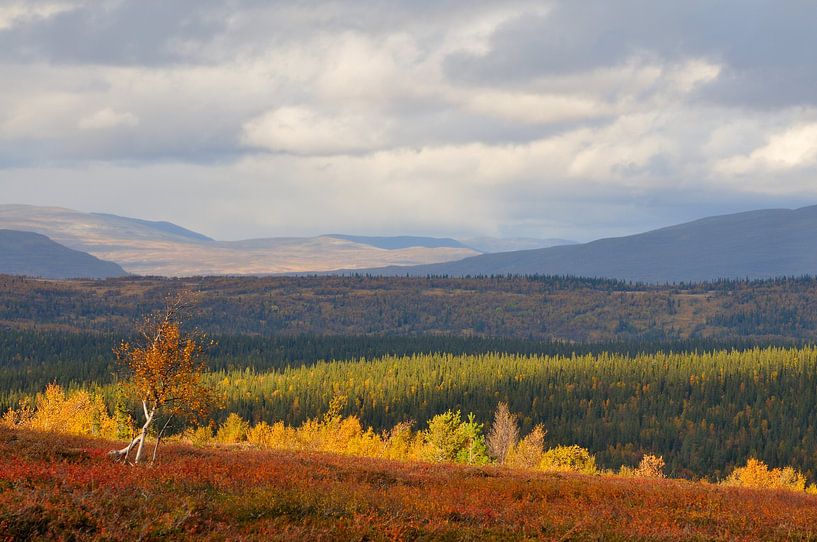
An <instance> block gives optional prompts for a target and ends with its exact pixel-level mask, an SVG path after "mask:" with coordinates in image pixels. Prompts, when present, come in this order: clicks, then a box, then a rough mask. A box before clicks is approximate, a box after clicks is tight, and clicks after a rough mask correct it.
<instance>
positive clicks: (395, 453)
mask: <svg viewBox="0 0 817 542" xmlns="http://www.w3.org/2000/svg"><path fill="white" fill-rule="evenodd" d="M411 426H412V424H411V423H410V422H400V423H398V424H397V425H395V426H394V427H392V428H391V430H390V431H388V432H387V433H386V434H385V435H384V436H383V439H382V440H383V457H385V458H387V459H399V460H406V459H410V458H412V457H417V455H418V450H419V449H421V448H422V445H423V442H422V437H421V436H419V435H415V434H414V431H412V430H411Z"/></svg>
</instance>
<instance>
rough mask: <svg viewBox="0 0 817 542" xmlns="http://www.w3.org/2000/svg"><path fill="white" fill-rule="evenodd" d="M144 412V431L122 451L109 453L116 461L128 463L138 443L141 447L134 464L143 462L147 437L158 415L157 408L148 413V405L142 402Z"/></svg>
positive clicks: (137, 451)
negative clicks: (155, 415)
mask: <svg viewBox="0 0 817 542" xmlns="http://www.w3.org/2000/svg"><path fill="white" fill-rule="evenodd" d="M142 410H143V411H144V413H145V424H144V425H143V426H142V430H141V431H140V432H139V434H138V435H136V437H134V439H133V440H132V441H131V442H130V444H128V445H127V446H125V447H124V448H122V449H121V450H111V451H110V452H108V455H109V456H110V457H112V458H113V459H114V460H115V461H127V460H128V456H129V455H130V452H131V450H132V449H133V447H134V446H136V444H137V443H138V444H139V447H138V448H137V449H136V457H135V458H134V460H133V462H134V464H137V463H139V461H141V460H142V450H143V449H144V446H145V437H146V436H147V433H148V427H150V424H151V423H152V422H153V416H154V414H156V408H153V409H152V410H151V411H150V412H148V406H147V403H146V402H145V401H142Z"/></svg>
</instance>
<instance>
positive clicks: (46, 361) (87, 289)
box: [0, 277, 817, 479]
mask: <svg viewBox="0 0 817 542" xmlns="http://www.w3.org/2000/svg"><path fill="white" fill-rule="evenodd" d="M182 287H184V288H191V287H192V288H196V290H195V291H196V292H197V295H198V299H197V301H196V306H195V308H194V310H192V311H191V319H190V321H189V322H188V324H189V325H190V327H191V328H196V329H199V330H200V331H202V332H204V333H205V336H207V338H208V341H211V343H210V344H209V346H208V348H207V351H206V354H207V355H206V364H207V370H208V371H209V376H208V378H209V379H210V380H211V381H212V382H213V383H215V384H216V385H217V387H218V388H219V389H220V390H221V392H222V393H223V395H224V398H225V400H224V403H223V404H221V405H220V406H219V408H218V409H217V410H216V411H214V412H213V413H212V418H213V420H214V422H215V423H221V422H223V421H224V419H225V418H226V416H227V413H229V412H233V413H237V414H239V415H240V416H241V417H242V418H243V419H245V420H247V421H248V422H250V423H258V422H261V421H264V422H267V423H274V422H276V421H283V422H285V423H288V424H293V425H295V424H299V423H303V422H305V421H306V420H308V419H313V418H316V417H319V416H320V415H321V413H322V412H324V411H325V410H326V408H327V405H328V404H329V403H330V402H331V401H332V399H333V398H334V397H336V396H342V397H344V398H345V400H344V403H343V405H342V408H343V412H344V413H345V414H347V415H354V416H357V417H359V418H360V420H361V422H362V423H363V424H364V425H366V426H372V427H373V428H374V429H375V430H378V431H383V430H388V429H389V428H391V427H393V426H394V425H395V424H399V423H402V422H410V423H412V424H413V427H415V428H416V429H418V430H419V429H422V428H423V427H425V424H426V423H428V421H429V420H430V419H431V418H432V417H433V416H435V415H436V414H439V413H441V412H444V411H446V410H449V409H458V410H461V411H462V412H464V413H465V412H471V413H474V415H475V416H476V419H477V420H479V421H481V422H483V423H486V422H489V421H490V418H491V415H492V413H493V411H494V409H495V408H496V405H497V404H498V403H499V402H505V403H507V404H508V405H509V407H510V409H511V411H512V412H514V413H515V414H517V415H518V417H519V422H520V428H521V430H522V431H523V432H527V431H530V430H531V429H532V428H533V427H535V426H536V425H537V424H542V425H543V426H544V428H545V429H546V431H547V441H548V442H551V443H554V444H558V443H576V444H579V445H581V446H583V447H586V448H587V449H588V450H590V451H591V452H592V453H594V454H595V455H596V457H597V459H598V462H599V464H600V465H601V466H604V467H609V468H618V467H620V466H622V465H625V466H626V465H634V464H635V463H637V462H638V460H639V458H640V457H641V456H643V455H644V454H645V453H648V452H649V453H658V454H661V455H662V456H663V457H664V458H665V460H666V463H667V469H668V471H669V472H671V473H672V474H673V475H674V476H679V477H690V478H698V477H706V478H710V479H718V478H720V477H723V476H724V475H725V474H726V473H728V472H730V470H731V469H732V468H734V466H735V465H738V464H742V463H743V462H745V461H746V460H747V458H750V457H756V458H760V459H763V460H764V461H766V462H768V463H769V464H770V465H792V466H795V467H796V468H798V469H800V470H802V471H803V472H804V473H805V474H806V475H807V476H809V477H811V478H814V477H815V474H817V453H816V452H815V450H817V436H815V435H814V427H815V421H817V420H815V415H816V414H815V408H814V407H815V404H817V353H816V352H815V350H813V349H812V348H811V347H810V346H808V345H809V344H810V342H811V339H812V335H811V334H812V329H813V327H814V325H813V322H817V312H815V311H814V309H813V307H815V306H817V304H815V303H813V302H812V301H815V300H817V280H815V279H810V278H800V279H781V280H771V281H759V282H757V281H756V282H742V281H723V282H718V283H711V284H689V285H673V286H644V285H638V284H626V283H622V282H617V281H608V280H593V279H578V278H569V277H484V278H471V279H461V280H460V279H447V278H425V279H412V278H393V279H387V278H374V277H303V278H298V277H289V278H241V279H239V278H208V279H187V280H179V279H143V278H127V279H114V280H107V281H99V282H93V281H63V282H55V281H36V280H32V279H22V278H16V277H15V278H12V277H4V278H2V279H0V315H1V316H2V322H3V327H2V329H0V359H2V363H0V404H2V408H3V409H4V410H5V409H8V408H10V407H14V406H15V405H17V404H19V402H20V400H21V399H23V398H25V397H30V396H33V395H34V394H36V393H38V392H41V391H42V390H43V389H44V388H45V387H46V385H48V384H49V383H54V382H56V383H59V384H60V385H62V386H64V387H66V388H67V389H69V390H70V389H98V390H101V393H102V395H103V396H104V397H105V398H106V401H107V402H108V404H109V405H113V404H114V403H115V402H116V401H117V393H118V392H117V384H116V382H117V366H116V363H115V358H114V356H113V350H114V348H115V347H116V346H117V345H118V344H119V342H120V341H122V340H128V339H130V338H131V334H132V333H133V326H134V323H135V322H136V321H137V320H138V318H139V316H140V314H138V313H139V311H149V310H150V309H151V308H152V307H154V306H156V305H158V304H160V303H161V302H162V300H163V299H164V298H165V297H166V296H167V295H168V294H169V293H172V292H174V291H177V289H179V288H182ZM510 300H513V301H512V302H511V301H510ZM679 313H682V314H683V316H680V315H679ZM613 315H615V316H613ZM557 316H558V318H557ZM233 324H235V326H234V327H233ZM506 328H507V329H512V330H513V331H506ZM228 329H229V330H231V331H232V332H231V333H225V331H226V330H228ZM560 331H562V332H560ZM177 429H179V430H181V428H180V427H179V428H177Z"/></svg>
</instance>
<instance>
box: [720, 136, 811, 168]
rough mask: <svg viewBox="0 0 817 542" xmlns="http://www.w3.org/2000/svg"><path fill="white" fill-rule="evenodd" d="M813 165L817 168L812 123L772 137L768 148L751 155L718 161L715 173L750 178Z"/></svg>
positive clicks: (761, 148)
mask: <svg viewBox="0 0 817 542" xmlns="http://www.w3.org/2000/svg"><path fill="white" fill-rule="evenodd" d="M814 165H817V123H809V124H801V125H798V126H794V127H791V128H789V129H787V130H785V131H783V132H778V133H774V134H772V135H771V136H770V137H769V139H768V142H767V143H766V144H765V145H763V146H761V147H758V148H756V149H755V150H753V151H752V152H751V153H749V154H748V155H737V156H731V157H729V158H724V159H722V160H719V161H718V162H717V163H716V164H715V170H716V171H717V172H718V173H722V174H726V175H748V174H753V173H770V172H771V173H773V172H784V171H787V170H792V169H797V168H804V167H812V166H814Z"/></svg>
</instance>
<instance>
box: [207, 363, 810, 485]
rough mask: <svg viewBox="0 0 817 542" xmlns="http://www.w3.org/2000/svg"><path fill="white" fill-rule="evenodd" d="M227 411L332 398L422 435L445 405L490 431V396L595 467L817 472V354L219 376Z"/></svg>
mask: <svg viewBox="0 0 817 542" xmlns="http://www.w3.org/2000/svg"><path fill="white" fill-rule="evenodd" d="M214 378H217V379H218V381H219V383H220V385H221V386H222V388H223V389H224V390H225V391H226V393H227V398H228V402H227V406H226V411H232V412H237V413H238V414H240V415H241V416H242V417H244V418H245V419H248V420H251V421H253V422H258V421H261V420H264V421H267V422H271V421H275V420H284V421H285V422H286V423H290V424H296V423H300V422H302V421H303V420H306V419H308V418H310V417H314V416H317V415H318V414H320V413H321V412H322V411H323V410H324V409H325V408H326V405H327V404H328V402H329V401H330V400H331V398H332V397H333V396H337V395H345V396H347V397H348V398H349V401H348V405H347V412H348V413H352V414H355V415H358V416H360V419H361V421H362V422H363V423H364V424H367V425H368V424H370V425H373V426H374V427H375V428H388V427H391V426H393V425H394V424H396V423H398V422H401V421H406V420H414V421H416V423H417V424H418V426H420V427H422V426H423V424H424V423H425V422H426V421H427V420H428V419H429V418H430V417H432V416H433V415H435V414H437V413H439V412H442V411H445V410H447V409H449V408H453V409H461V410H462V411H463V412H474V413H476V415H477V420H479V421H481V422H487V421H489V420H490V418H491V414H492V412H493V410H494V409H495V408H496V405H497V403H498V402H499V401H505V402H507V403H508V404H509V405H510V407H511V410H512V411H513V412H517V413H519V414H520V421H521V423H522V427H523V430H524V431H528V430H530V429H531V428H532V427H533V425H535V424H537V423H543V424H544V425H545V428H546V429H547V431H548V433H547V439H548V441H549V442H551V443H578V444H579V445H581V446H584V447H586V448H588V449H589V450H590V451H591V452H593V453H595V454H596V455H597V457H598V459H599V462H600V464H601V465H602V466H604V467H617V466H619V465H621V464H629V465H632V464H635V463H636V462H637V461H638V458H639V457H640V456H641V454H643V453H656V454H659V455H663V456H664V458H665V460H666V462H667V467H668V471H669V472H670V473H671V474H672V475H674V476H711V477H714V478H720V477H723V476H724V475H725V474H726V473H727V472H729V471H730V470H731V469H732V468H733V467H734V466H736V465H739V464H743V463H745V462H746V461H747V459H749V458H750V457H757V458H760V459H762V460H764V461H766V462H768V463H769V464H770V465H772V466H780V465H793V466H795V467H796V468H798V469H801V470H803V471H804V472H805V473H806V474H807V476H809V477H810V478H812V479H813V478H814V477H815V474H817V434H815V428H816V427H817V349H814V348H802V349H781V348H767V349H750V350H746V351H717V352H714V353H697V354H689V353H686V354H671V353H669V354H668V353H657V354H648V355H638V356H634V357H631V356H623V355H618V354H600V355H583V356H568V357H563V356H555V357H546V356H520V355H508V354H485V355H482V354H481V355H473V356H454V355H447V354H438V355H430V356H429V355H417V356H410V357H385V358H380V359H376V360H371V361H360V362H332V363H318V364H316V365H313V366H310V367H302V368H293V369H285V370H283V371H278V372H273V373H268V374H257V373H254V372H252V371H250V370H247V371H243V372H230V373H222V374H220V375H215V376H214Z"/></svg>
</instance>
